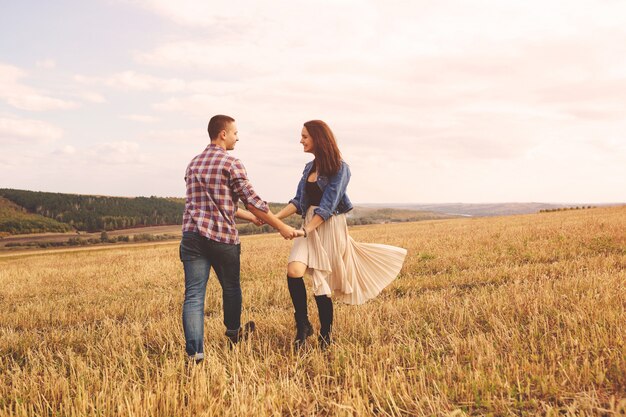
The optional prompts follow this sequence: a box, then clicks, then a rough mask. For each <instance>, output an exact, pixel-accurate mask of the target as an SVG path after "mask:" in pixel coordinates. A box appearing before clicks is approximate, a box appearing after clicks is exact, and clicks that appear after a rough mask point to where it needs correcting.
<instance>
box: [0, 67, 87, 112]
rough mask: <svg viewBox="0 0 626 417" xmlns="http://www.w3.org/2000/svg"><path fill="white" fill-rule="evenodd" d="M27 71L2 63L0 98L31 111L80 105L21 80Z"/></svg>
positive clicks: (0, 68) (72, 107)
mask: <svg viewBox="0 0 626 417" xmlns="http://www.w3.org/2000/svg"><path fill="white" fill-rule="evenodd" d="M25 76H26V73H25V72H24V71H22V70H21V69H19V68H17V67H14V66H12V65H6V64H1V63H0V100H3V101H5V102H6V103H8V104H9V105H11V106H13V107H15V108H17V109H20V110H30V111H45V110H68V109H74V108H76V107H78V104H77V103H74V102H72V101H67V100H62V99H59V98H54V97H51V96H49V95H48V94H47V93H46V92H45V91H39V90H37V89H35V88H32V87H29V86H27V85H25V84H22V83H21V82H20V79H21V78H24V77H25Z"/></svg>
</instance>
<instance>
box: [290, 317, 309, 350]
mask: <svg viewBox="0 0 626 417" xmlns="http://www.w3.org/2000/svg"><path fill="white" fill-rule="evenodd" d="M312 334H313V326H311V322H309V321H308V320H306V321H301V322H296V339H295V340H294V341H293V346H294V348H295V349H296V350H298V349H300V348H301V347H302V346H304V343H305V342H306V338H307V337H309V336H311V335H312Z"/></svg>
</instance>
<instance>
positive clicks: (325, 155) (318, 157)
mask: <svg viewBox="0 0 626 417" xmlns="http://www.w3.org/2000/svg"><path fill="white" fill-rule="evenodd" d="M208 132H209V137H210V139H211V143H210V144H209V145H208V146H207V147H206V149H205V150H204V151H203V152H202V153H200V154H199V155H197V156H196V157H195V158H193V159H192V160H191V162H190V163H189V165H188V166H187V170H186V173H185V181H186V183H187V196H186V202H185V212H184V216H183V238H182V240H181V243H180V259H181V261H182V263H183V268H184V272H185V301H184V304H183V329H184V332H185V343H186V346H185V349H186V352H187V355H188V357H189V359H190V360H192V361H195V362H200V361H201V360H202V359H203V358H204V349H203V339H204V299H205V295H206V286H207V281H208V278H209V271H210V268H211V267H212V268H213V270H214V271H215V274H216V275H217V279H218V280H219V283H220V285H221V287H222V299H223V308H224V325H225V326H226V336H227V338H228V340H229V341H230V342H231V343H233V344H236V343H238V342H239V341H241V340H243V339H245V338H247V337H248V336H249V334H250V333H251V332H253V331H254V330H255V325H254V322H252V321H250V322H248V323H246V324H245V325H243V326H241V285H240V253H241V246H240V242H239V235H238V233H237V229H236V228H235V217H237V218H240V219H244V220H248V221H251V222H254V223H255V224H257V225H261V224H263V223H266V224H269V225H270V226H272V227H274V228H275V229H276V230H277V231H278V232H280V234H281V235H282V236H283V237H284V238H285V239H290V240H291V239H293V241H294V243H293V246H292V249H291V253H290V255H289V261H288V265H287V284H288V288H289V294H290V295H291V300H292V302H293V306H294V309H295V321H296V337H295V341H294V347H295V348H300V347H302V346H303V344H304V343H305V341H306V338H307V337H309V336H311V335H312V334H313V326H312V325H311V323H310V322H309V319H308V311H307V295H306V287H305V284H304V280H303V276H304V274H305V273H308V274H309V275H310V276H311V278H312V281H313V292H314V294H315V301H316V304H317V308H318V313H319V322H320V332H319V336H318V342H319V346H320V347H321V348H322V349H325V348H328V347H329V345H330V344H331V343H332V338H331V330H332V325H333V304H332V300H331V298H330V297H331V295H332V296H334V298H336V299H338V300H340V301H343V302H345V303H347V304H362V303H364V302H365V301H367V300H369V299H371V298H373V297H375V296H376V295H378V294H379V293H380V291H382V289H383V288H385V287H386V286H387V285H388V284H389V283H390V282H391V281H393V280H394V279H395V278H396V276H397V275H398V273H399V272H400V269H401V268H402V264H403V263H404V258H405V256H406V250H405V249H403V248H398V247H395V246H388V245H380V244H373V243H359V242H355V241H354V240H353V239H352V238H351V237H350V236H349V235H348V227H347V223H346V215H345V213H347V212H348V211H350V210H351V209H352V203H351V202H350V199H349V198H348V196H347V194H346V188H347V186H348V182H349V181H350V168H349V167H348V165H347V164H346V163H345V162H344V161H343V160H342V158H341V153H340V151H339V148H338V147H337V142H336V141H335V137H334V135H333V132H332V131H331V130H330V128H329V127H328V125H327V124H326V123H324V122H323V121H321V120H311V121H309V122H306V123H305V124H304V126H303V128H302V133H301V140H300V143H301V144H302V146H303V148H304V152H308V153H312V154H313V155H314V156H315V158H314V159H313V160H312V161H311V162H309V163H307V164H306V165H305V167H304V172H303V173H302V177H301V178H300V181H299V183H298V187H297V191H296V195H295V197H294V198H293V199H292V200H290V201H289V204H287V205H286V206H285V207H284V208H283V209H282V210H280V211H279V212H278V213H276V214H273V213H272V212H271V211H270V210H269V207H268V205H267V204H266V203H265V202H264V201H263V200H262V199H261V198H260V197H259V196H258V195H257V194H256V192H255V191H254V188H253V187H252V184H251V183H250V181H249V180H248V177H247V174H246V170H245V168H244V166H243V164H242V163H241V161H240V160H239V159H237V158H235V157H233V156H231V155H229V154H228V152H227V151H229V150H233V149H235V144H236V143H237V141H238V140H239V139H238V137H237V125H236V123H235V119H233V118H232V117H229V116H224V115H216V116H213V117H212V118H211V120H210V121H209V126H208ZM239 200H241V201H242V203H243V204H244V205H245V207H246V208H247V209H248V210H244V209H241V208H239V207H238V201H239ZM294 213H298V214H300V215H301V216H302V218H303V227H302V229H294V228H293V227H291V226H288V225H286V224H285V223H283V222H282V221H281V219H283V218H285V217H288V216H290V215H292V214H294Z"/></svg>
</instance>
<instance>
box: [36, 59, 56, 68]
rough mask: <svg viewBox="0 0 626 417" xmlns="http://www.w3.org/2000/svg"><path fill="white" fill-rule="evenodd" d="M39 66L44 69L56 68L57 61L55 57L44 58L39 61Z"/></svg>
mask: <svg viewBox="0 0 626 417" xmlns="http://www.w3.org/2000/svg"><path fill="white" fill-rule="evenodd" d="M36 64H37V66H38V67H39V68H43V69H54V68H56V66H57V63H56V61H55V60H54V59H43V60H41V61H37V63H36Z"/></svg>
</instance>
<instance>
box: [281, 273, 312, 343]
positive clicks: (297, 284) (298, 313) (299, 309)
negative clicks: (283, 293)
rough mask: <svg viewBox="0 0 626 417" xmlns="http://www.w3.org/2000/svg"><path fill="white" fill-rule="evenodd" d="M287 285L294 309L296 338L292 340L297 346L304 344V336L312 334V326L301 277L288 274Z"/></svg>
mask: <svg viewBox="0 0 626 417" xmlns="http://www.w3.org/2000/svg"><path fill="white" fill-rule="evenodd" d="M287 286H288V287H289V294H290V295H291V301H292V302H293V308H294V310H295V314H294V317H295V319H296V339H295V340H294V345H295V347H296V348H299V347H301V346H302V345H303V344H304V342H305V340H306V338H307V337H309V336H311V335H312V334H313V327H312V326H311V323H310V322H309V317H308V311H307V305H306V287H305V286H304V280H303V279H302V277H299V278H290V277H289V276H288V277H287Z"/></svg>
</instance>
